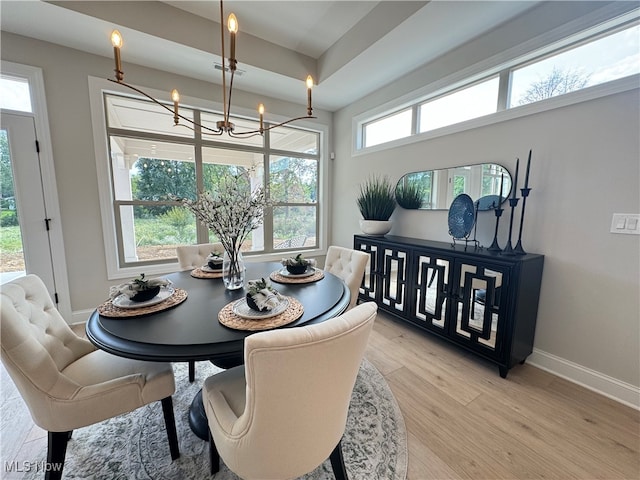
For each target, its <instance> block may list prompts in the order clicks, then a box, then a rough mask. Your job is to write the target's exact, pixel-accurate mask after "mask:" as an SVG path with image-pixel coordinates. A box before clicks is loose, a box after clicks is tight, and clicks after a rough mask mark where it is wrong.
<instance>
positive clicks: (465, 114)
mask: <svg viewBox="0 0 640 480" xmlns="http://www.w3.org/2000/svg"><path fill="white" fill-rule="evenodd" d="M498 83H499V78H498V77H496V78H492V79H490V80H486V81H484V82H482V83H479V84H477V85H474V86H472V87H467V88H463V89H462V90H458V91H456V92H453V93H451V94H449V95H445V96H443V97H439V98H436V99H435V100H431V101H429V102H426V103H423V104H422V105H421V106H420V129H419V131H420V132H427V131H429V130H435V129H436V128H440V127H446V126H447V125H452V124H454V123H459V122H464V121H465V120H470V119H472V118H477V117H482V116H483V115H488V114H490V113H494V112H495V111H496V108H497V106H498Z"/></svg>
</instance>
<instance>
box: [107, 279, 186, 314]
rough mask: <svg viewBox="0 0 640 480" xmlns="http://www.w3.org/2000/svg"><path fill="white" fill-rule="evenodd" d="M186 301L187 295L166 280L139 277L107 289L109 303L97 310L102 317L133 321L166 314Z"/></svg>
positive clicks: (184, 291)
mask: <svg viewBox="0 0 640 480" xmlns="http://www.w3.org/2000/svg"><path fill="white" fill-rule="evenodd" d="M186 299H187V292H186V290H184V289H182V288H177V287H174V286H173V284H172V282H171V280H168V279H166V278H160V277H159V278H146V276H145V274H144V273H142V274H140V276H139V277H137V278H134V279H133V280H130V281H128V282H125V283H122V284H120V285H115V286H113V287H111V288H110V289H109V299H108V300H107V301H106V302H104V303H102V304H101V305H100V306H98V308H97V310H98V313H99V314H100V315H102V316H104V317H115V318H118V317H137V316H140V315H147V314H150V313H155V312H160V311H162V310H167V309H169V308H172V307H174V306H176V305H179V304H180V303H182V302H184V301H185V300H186Z"/></svg>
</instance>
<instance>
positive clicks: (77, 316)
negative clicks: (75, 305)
mask: <svg viewBox="0 0 640 480" xmlns="http://www.w3.org/2000/svg"><path fill="white" fill-rule="evenodd" d="M94 311H95V308H92V309H90V310H74V311H73V312H72V313H71V321H70V322H69V323H80V322H86V321H87V320H89V317H90V316H91V314H92V313H93V312H94Z"/></svg>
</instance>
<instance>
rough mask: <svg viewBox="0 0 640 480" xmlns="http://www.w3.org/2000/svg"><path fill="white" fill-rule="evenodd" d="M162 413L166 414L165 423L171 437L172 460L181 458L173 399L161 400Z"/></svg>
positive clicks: (168, 435)
mask: <svg viewBox="0 0 640 480" xmlns="http://www.w3.org/2000/svg"><path fill="white" fill-rule="evenodd" d="M161 402H162V413H163V414H164V424H165V426H166V428H167V437H168V438H169V451H170V452H171V460H176V459H178V458H180V447H179V446H178V432H177V431H176V419H175V417H174V415H173V400H172V399H171V397H166V398H163V399H162V400H161Z"/></svg>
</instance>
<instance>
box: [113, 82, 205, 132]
mask: <svg viewBox="0 0 640 480" xmlns="http://www.w3.org/2000/svg"><path fill="white" fill-rule="evenodd" d="M107 80H109V81H110V82H113V83H117V84H118V85H122V86H123V87H127V88H129V89H131V90H133V91H134V92H136V93H139V94H140V95H143V96H145V97H147V98H148V99H149V100H151V101H152V102H153V103H155V104H156V105H159V106H160V107H162V108H164V109H165V110H167V111H169V112H171V115H175V112H174V111H173V109H172V108H169V107H167V106H166V105H165V104H164V103H162V102H160V101H159V100H156V99H155V98H153V97H152V96H151V95H149V94H148V93H146V92H143V91H142V90H140V89H139V88H136V87H134V86H132V85H129V84H128V83H125V82H121V81H118V80H114V79H112V78H107ZM178 117H179V118H181V119H182V120H184V121H185V122H189V123H191V124H193V125H195V122H194V121H193V120H191V119H190V118H187V117H185V116H183V115H180V114H178ZM204 128H207V127H204Z"/></svg>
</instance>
